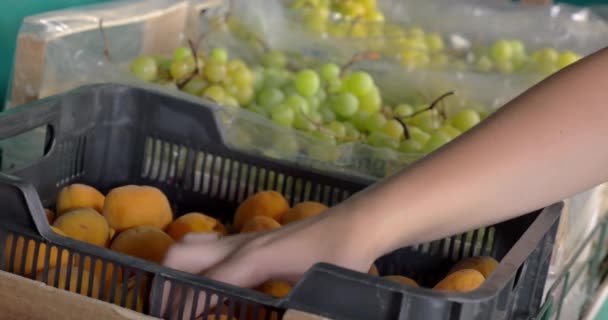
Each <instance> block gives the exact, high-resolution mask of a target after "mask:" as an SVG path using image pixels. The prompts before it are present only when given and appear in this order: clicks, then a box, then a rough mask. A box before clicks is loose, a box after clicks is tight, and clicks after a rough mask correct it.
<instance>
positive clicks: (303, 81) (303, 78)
mask: <svg viewBox="0 0 608 320" xmlns="http://www.w3.org/2000/svg"><path fill="white" fill-rule="evenodd" d="M320 84H321V82H320V79H319V75H318V74H317V73H316V72H314V71H313V70H310V69H306V70H302V71H300V72H298V74H296V77H295V79H294V85H295V87H296V89H297V90H298V92H299V93H300V94H301V95H303V96H305V97H309V96H312V95H313V94H315V93H316V92H317V90H319V86H320Z"/></svg>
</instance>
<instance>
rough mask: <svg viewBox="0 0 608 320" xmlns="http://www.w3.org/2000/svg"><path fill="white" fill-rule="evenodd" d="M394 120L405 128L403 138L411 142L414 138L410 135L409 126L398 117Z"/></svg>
mask: <svg viewBox="0 0 608 320" xmlns="http://www.w3.org/2000/svg"><path fill="white" fill-rule="evenodd" d="M394 119H395V120H397V122H399V124H400V125H401V126H402V127H403V136H404V137H405V140H409V139H410V138H411V137H412V136H411V135H410V130H409V129H408V128H407V124H405V122H403V120H401V119H399V118H398V117H395V118H394Z"/></svg>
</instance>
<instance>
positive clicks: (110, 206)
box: [103, 185, 173, 233]
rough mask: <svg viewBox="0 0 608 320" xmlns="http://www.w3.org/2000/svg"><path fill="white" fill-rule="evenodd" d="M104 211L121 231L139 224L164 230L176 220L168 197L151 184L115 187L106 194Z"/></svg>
mask: <svg viewBox="0 0 608 320" xmlns="http://www.w3.org/2000/svg"><path fill="white" fill-rule="evenodd" d="M103 215H104V216H105V217H106V219H107V220H108V223H109V224H110V227H112V228H113V229H114V230H116V232H118V233H120V232H122V231H124V230H127V229H129V228H133V227H139V226H152V227H156V228H160V229H163V230H164V229H165V228H166V227H167V226H168V225H169V224H170V223H171V220H173V213H172V211H171V206H170V205H169V200H168V199H167V197H166V196H165V195H164V194H163V192H162V191H160V189H158V188H155V187H150V186H135V185H128V186H123V187H118V188H115V189H112V190H111V191H110V193H108V195H107V196H106V201H105V204H104V207H103Z"/></svg>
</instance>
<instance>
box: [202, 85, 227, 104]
mask: <svg viewBox="0 0 608 320" xmlns="http://www.w3.org/2000/svg"><path fill="white" fill-rule="evenodd" d="M203 97H206V98H209V99H211V100H213V101H215V102H217V103H220V102H222V101H224V98H225V97H226V92H225V91H224V88H222V87H220V86H218V85H212V86H210V87H208V88H207V89H205V90H203Z"/></svg>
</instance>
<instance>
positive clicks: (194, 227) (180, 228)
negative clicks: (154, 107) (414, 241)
mask: <svg viewBox="0 0 608 320" xmlns="http://www.w3.org/2000/svg"><path fill="white" fill-rule="evenodd" d="M327 209H328V207H327V206H326V205H324V204H322V203H319V202H313V201H304V202H301V203H298V204H296V205H295V206H293V207H290V205H289V202H288V201H287V200H286V199H285V197H284V196H283V195H282V194H281V193H279V192H276V191H261V192H258V193H256V194H254V195H252V196H250V197H249V198H247V199H246V200H245V201H243V202H242V203H241V204H240V205H239V206H238V208H237V209H236V211H235V212H234V219H233V221H232V223H231V224H228V225H224V224H223V223H222V222H220V221H219V220H218V219H216V218H213V217H211V216H209V215H207V214H205V213H203V212H190V213H186V214H184V215H182V216H180V217H177V218H174V213H173V212H172V209H171V205H170V202H169V200H168V199H167V197H166V195H165V194H163V192H162V191H161V190H160V189H158V188H155V187H151V186H137V185H127V186H121V187H117V188H114V189H112V190H110V191H109V192H108V193H107V194H106V195H104V194H102V193H101V192H99V191H98V190H97V189H95V188H94V187H91V186H88V185H85V184H72V185H69V186H67V187H65V188H63V189H62V190H61V191H60V193H59V195H58V197H57V201H56V213H54V212H52V211H51V210H49V209H45V210H46V215H47V219H48V221H49V224H50V225H51V228H52V230H53V231H54V232H56V233H57V234H59V235H62V236H66V237H70V238H73V239H76V240H79V241H84V242H87V243H89V244H92V245H95V246H100V247H106V248H109V249H111V250H114V251H117V252H120V253H123V254H127V255H129V256H133V257H137V258H141V259H145V260H148V261H151V262H154V263H161V261H162V260H163V257H164V255H165V253H166V252H167V250H168V249H169V247H170V246H171V245H172V244H174V243H175V242H176V241H180V240H182V238H183V237H184V236H186V235H187V234H190V233H217V234H219V235H228V234H235V233H252V232H265V231H269V230H273V229H278V228H281V227H282V226H283V225H285V224H289V223H292V222H295V221H300V220H303V219H308V218H311V217H313V216H316V215H318V214H320V213H322V212H323V211H325V210H327ZM12 242H13V238H12V236H9V238H8V240H7V244H6V248H7V250H5V252H6V253H7V255H8V254H9V252H10V251H11V249H12V245H13V243H12ZM24 245H25V244H24V239H23V238H19V239H18V241H17V244H16V248H15V249H16V250H15V257H14V260H12V261H13V262H14V264H13V268H15V270H21V268H22V266H21V263H22V260H23V259H22V258H23V257H22V256H21V255H22V254H23V253H24V250H23V246H24ZM46 251H47V250H46V245H45V244H44V243H41V244H40V245H39V250H38V258H37V259H35V260H36V261H37V263H36V265H35V266H34V265H33V261H34V255H35V252H36V251H35V244H34V242H30V243H28V248H27V250H25V254H26V257H25V265H24V267H23V270H24V273H25V274H24V275H26V276H29V275H31V274H32V273H33V271H34V269H35V270H36V273H37V274H38V278H41V274H42V273H41V272H40V271H42V270H43V269H44V261H45V260H44V258H45V253H46ZM66 256H67V252H65V251H64V252H63V253H62V257H61V258H60V257H59V253H58V250H57V248H56V247H53V248H52V249H51V250H50V258H49V263H48V264H49V266H48V267H49V269H50V271H49V273H48V275H49V276H48V281H47V282H48V283H49V284H52V283H54V281H55V277H56V274H58V275H59V284H60V286H59V287H60V288H64V289H67V290H70V291H73V292H76V290H77V288H76V283H77V281H76V280H77V277H78V274H79V273H81V274H82V279H83V281H82V285H81V288H80V292H79V293H82V294H86V293H87V292H88V290H89V285H90V284H91V283H92V285H93V288H92V289H93V291H92V292H93V297H95V298H98V297H97V296H96V295H97V292H98V291H99V286H100V284H101V282H100V281H106V284H107V282H108V281H110V280H111V276H112V274H113V273H114V272H113V271H114V270H113V266H112V265H111V264H108V265H107V269H106V272H105V274H106V276H105V277H103V279H102V274H101V273H102V268H101V267H102V262H101V261H98V264H96V265H95V266H94V267H92V266H91V263H90V262H91V261H90V260H86V261H85V263H78V262H79V261H78V259H77V257H76V259H73V260H75V261H74V263H75V266H80V267H81V268H82V270H76V269H75V268H72V272H71V276H70V278H71V284H70V287H69V288H65V287H64V286H65V283H66V282H67V279H66V278H67V274H66V271H67V269H68V268H61V270H59V272H58V273H56V268H59V267H61V266H64V265H65V264H67V261H68V259H67V257H66ZM5 261H9V260H8V257H5ZM58 264H60V266H58ZM497 265H498V262H497V261H496V260H494V259H493V258H491V257H472V258H467V259H464V260H463V261H461V262H459V263H458V264H456V265H455V266H454V268H453V269H452V270H451V271H450V272H449V273H448V275H447V276H446V277H445V278H444V279H443V280H442V281H440V282H439V283H437V284H436V285H435V286H434V288H433V289H436V290H442V291H452V292H466V291H470V290H474V289H476V288H477V287H479V286H480V285H481V284H482V283H483V282H484V281H485V279H486V278H487V277H488V276H489V275H490V273H491V272H492V271H493V270H494V269H495V268H496V266H497ZM74 270H76V272H75V271H74ZM117 271H118V273H119V274H120V272H121V271H120V270H117ZM369 274H371V275H375V276H380V275H379V274H378V269H377V268H376V266H375V265H372V266H371V268H370V270H369ZM90 278H93V280H92V281H89V279H90ZM120 278H122V276H120V277H119V279H120ZM383 278H385V279H387V280H391V281H395V282H398V283H402V284H405V285H409V286H416V287H417V286H418V284H417V283H416V282H415V281H414V280H412V279H410V278H407V277H404V276H402V275H384V276H383ZM105 287H106V288H107V287H108V285H106V286H105ZM118 287H119V288H118V289H121V288H122V286H118ZM128 287H129V291H128V292H127V293H126V294H127V298H128V299H127V301H131V299H132V298H133V289H134V288H133V283H129V285H128ZM291 289H292V284H291V283H288V282H285V281H281V280H270V281H267V282H265V283H263V284H262V285H260V286H259V287H257V288H256V290H259V291H260V292H263V293H265V294H267V295H270V296H272V297H275V298H282V297H285V296H287V295H288V294H289V292H290V290H291ZM119 291H120V290H119ZM140 294H141V292H140ZM121 297H122V292H118V293H117V294H115V295H114V301H111V302H115V303H118V302H119V301H120V299H121ZM99 298H105V300H106V301H108V298H107V297H99ZM142 309H143V297H142V296H139V297H138V299H137V305H136V310H139V311H142Z"/></svg>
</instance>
